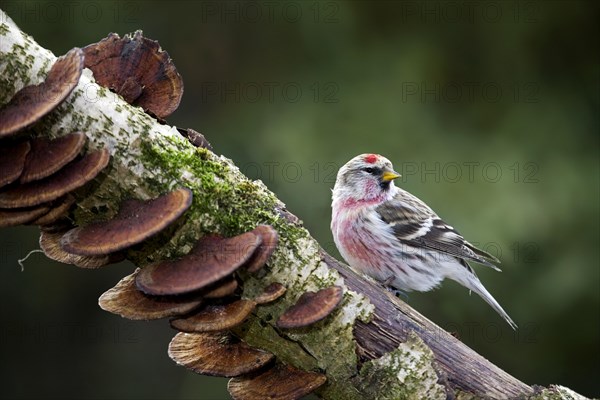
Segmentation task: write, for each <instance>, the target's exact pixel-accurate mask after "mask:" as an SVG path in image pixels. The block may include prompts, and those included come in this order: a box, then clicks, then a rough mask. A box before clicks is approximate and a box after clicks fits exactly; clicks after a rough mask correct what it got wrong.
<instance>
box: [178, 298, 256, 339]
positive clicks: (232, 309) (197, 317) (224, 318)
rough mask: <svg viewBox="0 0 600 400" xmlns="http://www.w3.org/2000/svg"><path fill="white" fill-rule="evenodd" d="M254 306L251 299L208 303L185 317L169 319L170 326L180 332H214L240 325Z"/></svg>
mask: <svg viewBox="0 0 600 400" xmlns="http://www.w3.org/2000/svg"><path fill="white" fill-rule="evenodd" d="M254 308H256V303H255V302H254V301H252V300H237V301H234V302H232V303H228V304H208V305H206V306H204V307H203V308H201V309H200V310H199V311H198V312H197V313H195V314H194V315H192V316H189V317H186V318H176V319H173V320H171V326H172V327H173V328H175V329H177V330H178V331H182V332H215V331H222V330H225V329H230V328H233V327H235V326H238V325H240V324H241V323H242V322H244V321H245V320H246V318H248V316H249V315H250V313H252V311H254Z"/></svg>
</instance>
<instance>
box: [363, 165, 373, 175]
mask: <svg viewBox="0 0 600 400" xmlns="http://www.w3.org/2000/svg"><path fill="white" fill-rule="evenodd" d="M363 171H365V172H366V173H367V174H372V173H373V172H375V168H371V167H366V168H363Z"/></svg>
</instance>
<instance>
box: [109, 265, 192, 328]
mask: <svg viewBox="0 0 600 400" xmlns="http://www.w3.org/2000/svg"><path fill="white" fill-rule="evenodd" d="M139 271H140V269H139V268H138V269H136V270H135V272H134V273H133V274H131V275H127V276H126V277H124V278H123V279H121V280H120V281H119V283H117V285H116V286H115V287H113V288H112V289H109V290H108V291H106V292H105V293H104V294H102V296H100V299H99V300H98V304H100V307H101V308H102V309H103V310H105V311H108V312H111V313H113V314H117V315H120V316H122V317H123V318H128V319H135V320H150V319H159V318H166V317H174V316H177V315H183V314H187V313H189V312H191V311H192V310H194V309H195V308H197V307H198V306H199V305H200V304H201V303H202V300H201V299H199V298H194V297H188V296H169V297H157V296H147V295H145V294H144V293H142V292H140V291H139V290H138V289H137V287H136V286H135V275H136V274H138V273H139Z"/></svg>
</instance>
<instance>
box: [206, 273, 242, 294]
mask: <svg viewBox="0 0 600 400" xmlns="http://www.w3.org/2000/svg"><path fill="white" fill-rule="evenodd" d="M237 288H238V282H237V280H236V279H235V277H229V278H225V279H222V280H221V281H219V282H217V283H216V284H214V285H211V286H209V287H208V288H206V289H207V290H206V291H203V292H202V297H204V298H205V299H220V298H223V297H227V296H231V295H232V294H233V293H235V290H236V289H237Z"/></svg>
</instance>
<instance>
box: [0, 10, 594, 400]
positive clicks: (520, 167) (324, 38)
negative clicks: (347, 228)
mask: <svg viewBox="0 0 600 400" xmlns="http://www.w3.org/2000/svg"><path fill="white" fill-rule="evenodd" d="M0 5H1V6H0V7H1V8H2V9H3V10H5V11H7V13H8V14H9V15H10V16H11V17H12V18H13V19H14V20H15V22H17V24H18V25H19V26H20V27H21V28H22V29H23V30H24V31H25V32H28V33H29V34H30V35H32V36H33V37H34V38H35V39H36V40H37V41H38V42H39V43H40V44H42V45H43V46H45V47H46V48H49V49H50V50H52V51H53V52H54V53H55V54H57V55H60V54H63V53H65V52H66V51H67V50H69V49H70V48H72V47H74V46H84V45H86V44H89V43H92V42H95V41H98V40H100V39H101V38H103V37H105V36H106V35H107V34H108V33H109V32H117V33H119V34H125V33H128V32H132V31H135V30H136V29H142V30H143V31H144V33H145V35H146V36H148V37H150V38H154V39H157V40H158V41H159V42H160V44H161V45H162V47H163V48H164V49H166V50H167V51H168V52H169V54H170V56H171V57H172V58H173V59H174V61H175V63H176V65H177V67H178V70H179V72H180V73H181V75H182V76H183V79H184V83H185V94H184V97H183V101H182V103H181V106H180V108H179V109H178V110H177V111H176V112H175V113H174V114H173V115H172V116H171V117H169V118H168V121H169V123H171V124H175V125H177V126H180V127H191V128H194V129H196V130H198V131H200V132H202V133H204V134H205V135H206V137H207V138H208V139H209V140H210V141H211V142H212V144H213V146H214V148H215V151H216V152H217V153H220V154H224V155H226V156H227V157H229V158H231V159H233V160H234V161H235V163H236V164H237V165H238V166H239V167H240V168H241V169H242V171H244V172H245V173H246V174H247V175H248V176H250V177H252V178H257V179H258V178H260V179H262V180H263V181H264V182H265V183H266V184H267V186H268V187H269V188H270V189H271V190H272V191H274V192H275V193H276V194H277V195H278V196H279V198H280V199H282V200H283V201H284V202H285V203H286V204H287V206H288V208H289V209H290V210H291V211H292V212H293V213H295V214H296V215H298V216H299V217H300V218H301V219H302V220H304V223H305V225H306V226H307V227H308V228H309V229H310V231H311V232H312V233H313V235H314V236H315V237H316V238H317V239H319V241H320V242H321V243H322V244H323V246H324V247H325V248H326V249H327V250H329V251H331V252H332V254H334V255H336V256H339V254H338V253H337V251H336V250H335V248H334V246H333V245H332V238H331V234H330V231H329V219H330V208H329V207H330V194H331V193H330V189H331V188H332V187H333V182H334V179H335V173H336V171H337V169H338V168H339V167H340V166H341V165H343V164H344V163H345V162H346V161H347V160H348V159H350V158H351V157H353V156H355V155H356V154H359V153H364V152H378V153H381V154H384V155H386V156H387V157H388V158H390V159H391V160H392V161H393V162H394V163H395V167H396V169H397V170H399V171H400V172H402V173H403V174H404V176H403V178H402V179H401V180H400V182H398V183H399V185H401V186H402V187H403V188H405V189H407V190H409V191H410V192H412V193H414V194H416V195H417V196H419V197H421V198H422V199H424V200H426V201H427V202H428V204H429V205H430V206H431V207H432V208H433V209H435V210H436V211H437V212H438V214H440V215H441V216H442V217H443V218H444V219H445V220H447V221H448V222H449V223H450V224H452V225H453V226H455V227H456V228H457V229H459V230H460V231H461V233H463V235H464V236H465V237H466V238H467V239H468V240H470V241H472V242H474V243H475V244H477V245H479V246H481V247H482V248H484V249H486V250H488V251H490V252H492V253H494V254H496V255H497V256H499V258H501V259H502V268H503V272H502V273H501V274H499V273H497V272H494V271H492V270H490V269H486V268H483V267H476V268H477V271H478V273H479V276H480V278H481V280H482V281H483V282H484V284H485V285H486V287H487V288H488V289H489V290H490V292H491V293H493V294H494V296H495V297H496V299H498V301H499V302H500V303H501V304H502V305H503V306H504V308H505V309H506V310H507V312H508V313H509V314H510V315H511V316H512V317H513V319H514V320H515V321H516V322H517V323H518V324H519V326H520V329H519V330H518V331H517V332H512V331H511V330H510V328H509V327H508V325H506V324H505V323H504V322H503V321H502V320H501V319H500V318H499V316H497V315H496V314H495V312H494V311H493V310H492V309H491V308H490V307H488V306H487V304H486V303H484V302H483V301H482V300H481V299H479V298H478V297H477V296H475V295H474V296H469V295H468V292H467V291H466V290H465V289H464V288H462V287H461V286H459V285H457V284H454V283H453V282H449V281H447V282H446V283H445V284H444V285H443V287H442V288H441V289H439V290H437V291H434V292H431V293H411V294H410V297H409V300H408V301H409V303H410V305H411V306H413V307H414V308H416V309H417V310H419V311H420V312H422V313H423V314H424V315H426V316H428V317H429V318H431V319H432V320H433V321H435V322H436V323H438V324H440V325H441V326H442V327H444V328H445V329H447V330H450V331H453V332H456V333H457V334H458V335H459V337H460V338H461V340H463V341H464V342H465V343H466V344H468V345H469V346H471V347H473V348H474V349H475V350H477V351H478V352H480V353H481V354H483V355H484V356H485V357H486V358H488V359H489V360H491V361H492V362H494V363H496V364H497V365H499V366H500V367H502V368H503V369H505V370H506V371H508V372H509V373H511V374H512V375H514V376H516V377H518V378H520V379H521V380H523V381H525V382H527V383H530V384H540V385H548V384H550V383H558V384H562V385H566V386H568V387H570V388H572V389H574V390H576V391H578V392H580V393H581V394H584V395H587V396H600V384H599V383H598V377H599V376H600V348H599V347H600V313H599V311H600V310H599V304H600V301H599V293H600V288H599V285H600V276H599V266H600V260H599V250H598V248H599V182H600V180H599V178H600V177H599V157H598V152H599V126H598V122H599V116H598V112H599V92H600V87H599V76H600V66H599V65H600V63H599V60H598V48H600V46H598V36H597V34H598V33H599V28H598V21H599V20H600V12H599V11H600V7H598V3H597V2H593V1H590V2H577V1H565V2H560V1H556V2H533V1H484V2H481V3H478V2H443V1H441V2H438V1H430V2H417V1H403V2H378V1H372V2H366V1H365V2H358V1H357V2H337V1H327V2H314V1H306V2H304V1H291V2H283V3H275V2H267V1H265V2H260V1H259V2H242V1H233V2H217V1H198V2H194V1H170V2H158V1H105V2H104V1H90V2H84V1H47V2H45V1H18V2H16V1H2V2H0ZM35 248H37V231H36V229H34V228H31V227H28V228H23V227H22V228H14V229H3V230H2V231H1V232H0V263H1V264H2V268H0V280H1V282H2V283H1V285H2V286H1V289H2V299H3V301H2V302H1V306H0V307H1V314H0V315H1V322H0V347H1V350H0V351H1V354H2V366H1V368H2V377H3V378H2V381H3V387H4V389H3V393H2V397H6V398H39V397H42V396H43V397H46V398H61V399H63V398H79V399H100V398H102V399H188V398H190V399H191V398H194V399H226V398H228V397H227V394H226V388H225V383H226V381H225V380H222V379H217V378H206V377H200V376H197V375H194V374H193V373H190V372H188V371H186V370H184V369H183V368H181V367H177V366H176V365H175V364H174V363H173V362H171V361H170V360H169V358H168V356H167V351H166V349H167V344H168V341H169V340H170V338H171V337H172V336H173V332H172V331H171V330H170V329H169V328H168V326H167V325H168V324H166V323H165V322H164V321H161V322H130V321H126V320H123V319H121V318H119V317H116V316H113V315H110V314H108V313H106V312H103V311H102V310H100V309H99V307H98V306H97V304H96V301H97V298H98V296H99V295H100V294H101V293H102V292H103V291H105V290H106V289H108V288H109V287H111V286H112V285H113V284H114V283H116V282H117V281H118V279H119V278H120V277H121V276H123V275H125V274H126V273H128V272H129V271H131V270H132V268H133V267H132V265H130V264H120V265H117V266H113V267H111V268H106V269H103V270H99V271H85V270H80V269H77V268H75V267H72V266H66V265H61V264H58V263H55V262H51V261H49V260H47V259H46V258H45V257H44V256H43V255H41V254H33V255H32V256H31V257H30V258H29V259H28V260H27V261H26V262H25V271H24V272H21V271H20V267H19V265H18V264H17V259H19V258H22V257H24V256H25V255H26V254H27V253H28V252H29V251H30V250H32V249H35Z"/></svg>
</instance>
